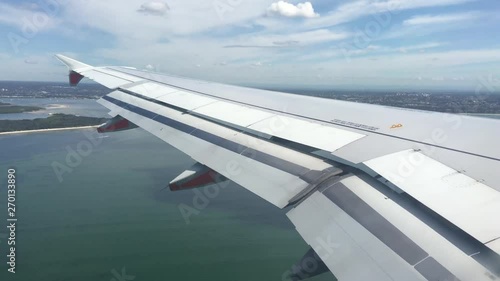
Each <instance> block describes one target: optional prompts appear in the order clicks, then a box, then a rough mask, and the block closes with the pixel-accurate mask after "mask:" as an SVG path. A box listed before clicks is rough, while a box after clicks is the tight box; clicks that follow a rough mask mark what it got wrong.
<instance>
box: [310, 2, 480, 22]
mask: <svg viewBox="0 0 500 281" xmlns="http://www.w3.org/2000/svg"><path fill="white" fill-rule="evenodd" d="M471 1H475V0H381V1H373V0H357V1H353V2H348V3H346V4H343V5H340V6H339V7H337V9H335V10H334V11H332V12H329V13H328V14H326V15H323V16H322V17H321V18H318V19H315V20H314V21H311V22H309V23H307V24H308V25H309V26H311V27H317V26H322V27H326V26H333V25H338V24H342V23H346V22H351V21H354V20H356V19H358V18H361V17H364V16H368V15H376V14H383V15H384V16H380V17H379V20H380V21H381V22H384V24H386V25H391V24H392V18H393V15H394V14H397V13H398V12H400V11H404V10H411V9H418V8H426V7H439V6H449V5H458V4H462V3H466V2H471ZM372 20H373V19H372Z"/></svg>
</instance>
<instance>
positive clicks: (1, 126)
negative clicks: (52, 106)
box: [0, 113, 107, 132]
mask: <svg viewBox="0 0 500 281" xmlns="http://www.w3.org/2000/svg"><path fill="white" fill-rule="evenodd" d="M106 121H107V119H106V118H95V117H85V116H75V115H68V114H60V113H58V114H54V115H51V116H49V117H48V118H38V119H33V120H0V132H13V131H25V130H41V129H55V128H69V127H83V126H94V125H99V124H102V123H104V122H106Z"/></svg>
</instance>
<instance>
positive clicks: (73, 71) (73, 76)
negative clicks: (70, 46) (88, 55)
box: [56, 55, 92, 86]
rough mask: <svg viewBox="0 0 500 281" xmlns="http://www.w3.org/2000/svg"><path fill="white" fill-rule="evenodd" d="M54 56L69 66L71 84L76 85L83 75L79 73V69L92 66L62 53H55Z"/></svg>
mask: <svg viewBox="0 0 500 281" xmlns="http://www.w3.org/2000/svg"><path fill="white" fill-rule="evenodd" d="M56 58H57V59H59V60H60V61H61V62H62V63H64V64H65V65H66V66H67V67H68V68H69V84H70V85H71V86H76V85H78V83H80V81H81V80H82V79H83V75H81V74H80V73H79V72H80V71H81V70H84V69H89V68H92V66H91V65H88V64H85V63H83V62H79V61H77V60H74V59H72V58H68V57H66V56H63V55H56Z"/></svg>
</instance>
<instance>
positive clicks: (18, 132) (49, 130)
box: [0, 125, 99, 136]
mask: <svg viewBox="0 0 500 281" xmlns="http://www.w3.org/2000/svg"><path fill="white" fill-rule="evenodd" d="M97 127H99V125H96V126H83V127H69V128H54V129H40V130H26V131H13V132H3V133H0V136H4V135H17V134H32V133H45V132H59V131H70V130H82V129H93V128H97Z"/></svg>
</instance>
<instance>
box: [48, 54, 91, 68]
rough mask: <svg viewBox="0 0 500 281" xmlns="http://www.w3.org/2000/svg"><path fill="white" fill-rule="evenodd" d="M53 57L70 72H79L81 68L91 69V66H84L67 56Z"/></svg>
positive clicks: (58, 55)
mask: <svg viewBox="0 0 500 281" xmlns="http://www.w3.org/2000/svg"><path fill="white" fill-rule="evenodd" d="M55 57H56V58H57V59H58V60H60V61H61V62H62V63H64V64H65V65H66V66H67V67H68V68H69V69H70V70H73V71H76V70H80V69H83V68H90V67H92V66H91V65H88V64H85V63H83V62H80V61H77V60H75V59H72V58H69V57H67V56H64V55H61V54H57V55H55Z"/></svg>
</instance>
